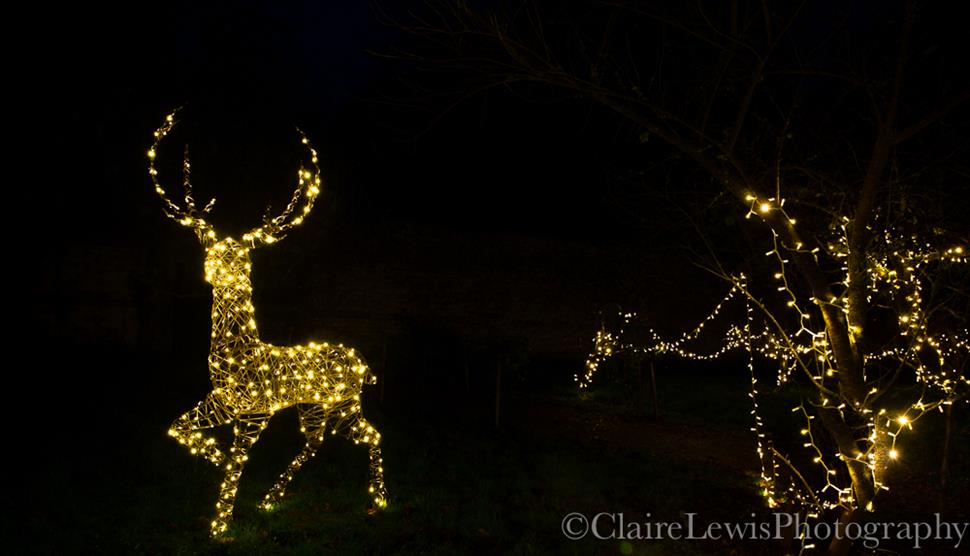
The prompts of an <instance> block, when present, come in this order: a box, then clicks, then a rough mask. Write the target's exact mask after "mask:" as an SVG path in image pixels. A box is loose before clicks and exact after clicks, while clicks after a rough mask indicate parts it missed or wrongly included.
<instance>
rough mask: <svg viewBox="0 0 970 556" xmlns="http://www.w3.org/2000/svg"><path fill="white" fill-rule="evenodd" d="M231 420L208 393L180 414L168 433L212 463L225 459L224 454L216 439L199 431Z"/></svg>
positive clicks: (223, 407) (229, 414)
mask: <svg viewBox="0 0 970 556" xmlns="http://www.w3.org/2000/svg"><path fill="white" fill-rule="evenodd" d="M230 421H232V414H231V413H230V412H229V411H228V410H227V409H226V408H225V406H223V404H222V403H221V402H220V401H219V400H218V399H217V398H216V397H215V395H214V394H211V393H210V394H209V395H208V396H206V398H205V399H204V400H202V401H201V402H199V403H198V405H196V406H195V407H194V408H193V409H191V410H189V411H187V412H185V413H184V414H182V416H181V417H179V418H178V419H176V420H175V422H174V423H172V426H171V427H169V429H168V435H169V436H171V437H173V438H175V439H176V440H178V441H179V444H182V445H184V446H185V447H186V448H188V449H189V452H191V453H192V454H193V455H202V456H203V457H204V458H205V459H206V460H207V461H209V462H211V463H212V464H213V465H216V466H219V465H222V463H223V462H224V461H225V459H226V456H225V454H224V453H223V452H222V451H221V450H219V447H218V446H217V445H216V439H215V438H213V437H211V436H210V437H206V436H204V435H203V434H202V432H201V431H203V430H206V429H211V428H215V427H218V426H220V425H225V424H227V423H229V422H230Z"/></svg>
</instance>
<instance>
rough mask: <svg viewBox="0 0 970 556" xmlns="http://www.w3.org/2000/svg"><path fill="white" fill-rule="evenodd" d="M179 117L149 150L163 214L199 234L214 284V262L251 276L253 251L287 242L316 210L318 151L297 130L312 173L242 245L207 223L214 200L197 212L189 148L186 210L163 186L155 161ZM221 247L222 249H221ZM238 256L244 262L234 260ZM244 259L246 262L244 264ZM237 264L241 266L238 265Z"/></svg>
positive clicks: (303, 174)
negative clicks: (285, 237) (307, 151)
mask: <svg viewBox="0 0 970 556" xmlns="http://www.w3.org/2000/svg"><path fill="white" fill-rule="evenodd" d="M176 113H177V111H176V112H173V113H172V114H169V115H168V116H166V118H165V122H164V123H163V124H162V126H161V127H159V128H158V129H157V130H155V141H154V142H153V143H152V146H151V148H150V149H148V173H149V175H150V176H151V179H152V183H153V184H154V185H155V192H156V193H157V194H158V196H159V197H161V199H162V202H163V203H164V207H163V210H164V212H165V216H167V217H169V218H171V219H172V220H175V221H176V222H178V223H179V224H181V225H183V226H185V227H187V228H191V229H192V230H193V231H194V232H195V235H196V237H197V238H198V239H199V242H201V243H202V245H203V247H205V248H206V252H207V256H206V261H207V269H206V270H207V272H206V274H207V278H206V279H207V280H208V281H210V282H212V281H211V280H210V278H211V276H210V272H209V266H210V264H209V259H213V262H215V261H217V260H218V261H222V262H223V263H232V264H230V265H229V266H230V267H231V268H233V269H237V270H238V269H240V268H245V269H246V271H247V272H246V275H247V276H248V264H247V263H248V261H249V255H248V253H249V249H251V248H254V247H257V246H260V245H268V244H272V243H275V242H277V241H279V240H281V239H283V237H284V236H285V234H286V233H287V232H288V231H289V230H290V228H292V227H294V226H299V225H300V224H302V223H303V219H304V218H306V216H307V215H308V214H309V213H310V211H311V210H312V209H313V203H314V201H315V200H316V198H317V195H319V193H320V184H321V180H320V167H319V166H318V164H317V151H316V150H315V149H314V148H313V147H312V146H311V145H310V142H309V140H308V139H307V138H306V135H304V134H303V132H302V131H300V130H299V129H297V132H298V133H299V134H300V138H301V140H302V142H303V144H304V145H306V148H307V149H308V150H309V151H310V160H311V164H312V171H310V170H307V169H306V168H303V167H302V166H301V167H300V170H299V176H298V181H297V185H296V188H295V189H294V191H293V195H292V196H291V197H290V202H289V203H288V204H287V205H286V208H285V209H283V211H282V212H281V213H280V214H278V215H276V216H270V207H268V206H267V207H266V212H265V214H264V216H263V223H262V224H261V225H260V226H258V227H256V228H254V229H252V230H250V231H248V232H246V233H245V234H243V236H242V240H241V241H237V240H234V239H233V238H231V237H226V238H223V239H220V238H219V237H218V234H217V233H216V231H215V229H214V228H213V227H212V224H210V223H209V222H208V221H207V220H206V217H207V216H208V214H209V212H210V211H211V210H212V207H213V206H214V205H215V202H216V200H215V199H210V200H209V202H208V203H206V205H205V207H203V208H202V209H201V210H200V209H198V208H197V206H196V204H195V198H194V197H193V196H192V184H191V182H190V181H189V171H190V164H189V148H188V145H186V146H185V154H184V158H183V162H182V189H183V192H184V194H185V198H184V206H180V205H179V204H178V203H176V202H175V201H173V200H172V199H171V198H170V197H169V196H168V193H167V192H166V189H165V188H164V187H163V186H162V184H161V183H160V182H159V179H158V170H157V168H156V167H155V160H156V158H157V157H158V152H159V147H160V145H161V142H162V139H164V138H165V136H166V135H168V133H169V132H170V131H171V130H172V128H173V127H174V126H175V114H176ZM220 245H221V246H222V247H218V246H220ZM236 256H238V257H239V258H240V260H238V261H236V260H232V259H234V258H235V257H236ZM243 258H244V259H245V260H242V259H243ZM237 262H238V263H239V264H235V263H237Z"/></svg>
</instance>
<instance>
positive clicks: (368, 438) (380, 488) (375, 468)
mask: <svg viewBox="0 0 970 556" xmlns="http://www.w3.org/2000/svg"><path fill="white" fill-rule="evenodd" d="M354 409H355V411H354V413H353V414H351V415H349V416H348V417H350V419H349V422H350V423H351V425H350V427H349V428H347V429H345V430H344V431H343V434H344V436H346V437H347V438H349V439H350V440H353V441H354V444H366V445H367V446H368V447H369V449H370V484H369V485H368V487H367V492H368V493H369V494H370V497H371V500H372V501H373V504H374V505H373V509H375V510H380V509H384V508H386V507H387V489H386V488H385V487H384V458H383V456H382V455H381V446H380V444H381V433H380V432H378V430H377V429H376V428H374V426H373V425H371V424H370V423H369V422H368V421H367V419H365V418H364V416H363V415H361V413H360V406H359V405H358V406H356V407H355V408H354Z"/></svg>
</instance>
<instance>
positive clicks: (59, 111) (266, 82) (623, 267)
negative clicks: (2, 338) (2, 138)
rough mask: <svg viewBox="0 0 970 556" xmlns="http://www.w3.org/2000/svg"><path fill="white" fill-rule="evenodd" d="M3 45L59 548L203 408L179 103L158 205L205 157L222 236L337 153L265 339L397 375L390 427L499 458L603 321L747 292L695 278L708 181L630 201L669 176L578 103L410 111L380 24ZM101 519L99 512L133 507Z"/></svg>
mask: <svg viewBox="0 0 970 556" xmlns="http://www.w3.org/2000/svg"><path fill="white" fill-rule="evenodd" d="M385 8H387V9H388V10H391V11H393V8H390V7H387V6H385ZM405 11H406V10H404V9H401V11H400V13H398V15H400V14H403V13H405ZM396 13H397V12H396ZM8 25H10V26H12V27H15V28H16V27H20V29H19V32H18V33H16V34H12V35H11V38H13V39H14V40H13V41H12V45H11V47H10V53H11V54H12V57H11V58H12V60H11V68H10V70H9V71H11V72H12V75H14V76H16V78H15V79H13V80H11V81H10V82H8V87H9V89H10V91H11V92H13V94H14V95H15V97H16V100H15V101H12V102H11V104H10V105H9V106H8V109H7V110H8V114H7V118H9V119H10V120H16V121H17V122H18V123H22V124H23V125H22V126H18V129H17V132H16V133H17V137H16V141H17V143H18V146H19V147H20V149H18V151H19V152H18V151H14V152H15V153H16V154H17V158H16V159H14V160H11V161H10V162H8V164H9V165H10V166H11V168H12V169H13V171H14V172H16V175H17V176H18V177H17V178H16V179H15V180H11V182H10V183H9V184H8V185H7V189H8V190H9V191H10V193H11V195H10V197H9V199H10V201H8V205H7V207H6V208H7V213H8V217H9V222H10V224H9V227H8V230H7V233H8V237H12V238H16V242H15V245H14V246H12V249H13V251H14V254H13V255H12V262H11V265H10V266H9V267H8V270H7V272H6V274H7V276H8V278H11V279H13V280H14V281H15V282H16V283H17V285H16V286H14V288H15V289H13V290H11V292H12V294H11V295H12V296H13V297H14V299H13V303H11V306H12V307H13V308H14V310H15V311H16V312H17V318H16V319H15V320H14V328H15V329H16V330H15V331H14V332H13V335H12V336H11V337H10V338H11V339H10V340H8V346H7V347H8V349H9V350H10V352H11V355H10V356H9V357H8V371H7V372H8V373H9V374H10V375H11V377H12V382H10V383H9V384H10V386H9V389H8V397H9V398H11V399H12V406H11V407H12V409H11V412H10V414H9V415H8V417H7V421H8V424H10V425H11V427H10V428H11V430H10V432H11V434H12V435H13V439H14V440H13V441H12V442H13V445H15V446H19V447H20V448H21V450H20V452H21V453H22V454H25V455H26V456H24V457H21V458H19V463H20V464H21V471H19V473H20V474H19V475H18V476H17V477H18V478H17V479H13V481H14V482H15V485H14V490H15V492H16V491H20V490H22V491H23V492H24V493H26V494H27V498H28V500H29V499H30V498H31V494H30V493H31V492H34V493H36V492H37V490H38V489H41V491H43V492H45V493H46V494H45V495H44V496H41V497H40V498H39V500H42V502H37V500H38V498H35V501H34V502H33V504H31V503H30V502H28V503H27V504H26V506H23V505H22V503H21V502H20V501H17V499H16V498H12V499H11V500H9V501H8V504H9V506H10V508H11V509H12V510H13V511H18V510H17V508H21V509H23V508H24V507H26V508H28V509H27V510H26V511H27V512H28V513H29V514H30V515H31V516H33V517H32V519H34V520H35V521H34V526H35V527H39V529H40V530H43V529H44V528H45V525H44V524H46V523H47V522H45V521H44V520H43V519H41V518H38V517H37V516H44V515H49V514H50V512H51V510H50V508H49V507H47V506H44V505H46V504H48V502H49V500H51V499H56V500H58V501H59V503H66V504H68V506H71V507H72V508H73V509H72V510H71V511H70V512H68V513H67V514H65V515H67V516H75V515H77V514H78V513H83V512H84V511H85V506H84V504H83V503H80V502H75V503H74V505H71V503H70V502H65V501H70V500H71V499H72V496H74V494H72V493H75V492H84V493H89V492H90V491H92V490H94V489H95V488H98V489H100V488H102V485H104V484H109V485H111V486H110V487H108V488H110V489H119V490H125V489H126V488H127V487H126V484H125V482H124V481H120V482H112V481H111V480H110V476H111V475H112V473H113V471H112V469H114V466H115V465H122V466H123V465H125V463H121V464H119V463H111V462H112V461H113V462H118V461H121V462H128V463H131V464H132V465H143V464H144V461H145V459H146V457H147V458H155V457H158V456H157V453H155V452H151V453H148V452H147V451H146V452H142V451H141V446H142V445H141V443H140V442H141V441H140V440H138V439H137V438H140V437H139V436H138V435H157V436H158V437H159V438H160V439H161V442H165V441H166V440H167V439H165V438H164V430H165V428H166V427H167V426H168V423H169V422H170V421H171V420H172V419H174V417H176V416H177V415H178V414H180V413H181V412H183V411H185V410H186V409H188V408H189V407H191V405H193V404H194V403H195V402H196V400H198V399H201V397H202V396H203V395H204V394H205V393H206V392H207V391H208V377H207V369H206V360H205V358H206V354H207V352H208V335H209V321H208V313H209V306H210V302H211V299H210V292H209V289H208V287H207V285H206V284H205V283H204V282H203V280H202V253H201V249H200V247H199V246H198V244H197V243H196V241H195V239H194V237H193V236H192V234H191V233H190V232H189V231H187V230H186V229H184V228H182V227H180V226H178V225H176V224H175V223H173V222H171V221H169V220H167V219H165V218H164V216H163V215H162V211H161V203H160V201H159V199H158V198H157V197H156V196H155V195H154V193H153V190H152V187H151V183H150V180H149V177H148V174H147V159H146V156H145V152H146V150H147V148H148V146H149V145H150V143H151V137H152V135H151V134H152V131H153V130H154V129H155V128H156V127H158V125H159V124H160V123H161V122H162V121H163V118H164V116H165V115H166V114H167V113H169V112H170V111H171V110H173V109H174V108H176V107H179V106H183V105H184V109H183V110H182V111H181V112H180V115H179V120H180V122H181V123H180V124H179V125H178V126H177V128H176V131H175V133H173V134H172V135H171V137H170V138H169V139H168V141H167V142H165V143H164V144H163V146H162V149H161V152H160V154H159V160H160V161H161V162H160V164H161V167H162V168H163V174H162V181H163V183H167V184H169V186H168V187H169V190H170V191H175V190H177V188H178V186H177V184H178V181H179V180H180V179H181V178H180V175H179V173H178V171H177V168H178V163H179V162H180V159H181V158H180V155H181V151H182V148H183V144H185V143H188V144H189V145H190V147H191V155H192V162H193V183H194V185H195V190H196V198H197V199H208V198H209V197H213V196H214V197H216V198H217V199H218V202H217V204H216V207H215V209H214V212H213V217H212V221H214V223H215V226H216V229H217V230H219V231H220V232H221V233H232V234H238V233H240V232H241V231H243V230H245V229H247V228H249V227H252V226H255V225H256V224H257V223H258V221H259V218H260V216H261V215H262V213H263V210H264V207H265V206H266V205H267V204H272V205H273V206H275V207H280V206H282V204H283V203H285V202H286V200H287V199H288V198H289V195H290V192H291V191H292V189H291V188H292V186H293V185H294V184H293V180H292V177H291V176H292V174H293V172H294V171H295V169H296V164H297V162H296V161H297V159H296V158H295V156H294V154H295V153H298V152H299V147H300V145H299V142H298V137H297V135H296V133H295V132H294V131H293V128H292V126H293V125H298V126H299V127H300V128H301V129H303V130H304V131H305V132H306V133H307V135H308V136H309V137H310V139H311V141H312V142H313V144H314V145H315V147H316V148H317V150H318V151H319V152H320V154H321V160H320V165H321V167H322V171H323V178H324V187H323V192H322V196H321V198H320V200H319V201H318V203H317V206H316V208H315V209H314V211H313V213H312V214H311V215H310V217H309V218H308V219H307V221H306V223H305V224H304V225H303V226H301V227H300V228H298V229H297V230H295V231H293V232H292V233H291V234H290V235H289V237H287V238H286V240H285V241H284V242H282V243H281V244H279V245H277V246H274V247H272V248H264V249H262V250H259V251H257V252H256V253H255V255H254V270H253V282H254V288H255V304H256V307H257V319H258V322H259V324H260V329H261V334H262V337H263V339H264V340H265V341H268V342H272V343H278V344H292V343H301V342H305V341H308V340H320V341H322V340H330V341H342V342H346V343H348V344H350V345H354V346H356V347H358V348H359V349H360V350H361V352H362V353H363V354H364V355H365V357H366V358H367V359H368V361H369V363H370V364H371V366H372V367H374V369H375V371H376V372H377V374H378V375H379V376H380V377H381V379H382V386H381V387H380V388H379V389H372V391H370V392H368V394H367V398H366V399H365V407H367V406H369V407H373V408H374V409H373V412H374V413H375V414H376V415H377V417H376V419H375V420H376V421H377V422H381V423H383V422H386V421H398V422H402V423H430V425H429V426H431V427H432V428H434V427H438V426H446V427H447V426H463V427H464V426H467V427H468V428H469V430H473V431H479V432H482V431H487V433H488V434H493V428H494V427H493V423H492V420H493V414H492V411H493V404H494V396H495V372H496V368H497V367H498V366H501V367H502V368H503V369H504V372H505V373H507V374H506V375H505V382H504V386H503V387H502V388H504V389H505V390H503V391H504V392H506V395H507V396H508V397H509V399H510V400H511V401H510V402H509V403H511V404H513V405H515V404H519V406H522V405H526V406H527V405H528V403H527V402H526V401H523V400H527V399H528V396H530V395H534V394H535V393H536V392H545V391H549V390H550V389H555V388H557V387H568V386H569V385H570V384H571V383H572V380H573V375H574V374H575V373H577V372H579V371H580V370H581V369H582V364H583V360H584V358H585V356H586V354H587V353H588V350H589V348H590V338H591V337H592V335H593V333H594V332H595V330H596V329H597V327H598V326H599V324H600V319H599V316H598V315H599V314H600V312H601V311H605V312H607V313H613V312H615V310H616V309H617V308H618V307H621V306H622V307H624V308H626V307H629V308H632V309H636V310H638V311H640V312H641V313H643V314H645V315H649V317H648V318H649V320H650V322H651V323H652V324H653V325H654V326H656V327H657V328H659V329H660V330H661V331H669V332H678V331H681V330H682V329H683V327H685V326H688V325H690V324H693V323H694V322H696V321H697V320H698V319H699V318H701V317H703V316H704V315H705V314H706V311H707V310H709V308H710V307H712V306H713V304H714V303H716V302H717V301H718V300H719V299H720V298H721V296H722V295H723V293H724V291H726V289H727V287H726V286H725V284H724V283H722V282H721V281H719V280H718V279H717V278H715V277H712V276H711V275H709V274H707V273H705V272H703V271H699V270H698V269H697V268H696V267H695V266H694V262H696V261H698V260H699V259H701V258H702V257H700V256H699V255H698V253H699V252H700V251H702V250H703V244H702V242H700V241H699V238H698V236H697V233H696V231H695V230H694V229H693V227H692V224H691V222H690V221H689V220H687V219H686V217H685V214H686V212H685V207H684V204H685V203H686V204H687V205H690V202H691V201H690V199H691V198H692V197H691V195H690V194H688V195H686V196H685V195H682V193H683V192H684V191H683V190H684V188H687V187H688V186H685V185H683V184H682V182H684V181H686V180H690V179H693V178H696V176H695V175H693V174H691V173H689V172H686V173H679V172H680V171H678V170H672V171H670V172H667V173H666V174H665V175H663V177H657V176H653V177H651V178H650V179H654V180H656V181H655V182H654V183H653V188H652V189H651V190H650V191H640V190H637V191H634V192H633V193H631V189H630V184H629V182H627V181H624V179H623V176H625V175H628V173H629V172H630V169H631V168H637V167H640V166H642V165H643V164H644V160H646V163H647V165H650V164H656V165H662V164H664V162H665V161H664V158H663V156H666V155H660V154H657V153H656V152H654V151H644V150H643V149H642V147H641V146H640V145H638V144H637V143H638V141H637V140H636V134H637V132H636V131H635V130H631V129H628V128H625V127H624V126H623V125H621V124H619V123H618V122H617V121H616V120H615V119H614V118H612V117H610V116H609V115H607V114H605V113H603V112H602V111H601V110H600V109H598V108H596V107H595V106H592V105H589V104H588V103H585V102H584V101H582V100H579V99H576V98H569V97H563V98H559V97H526V98H522V97H521V96H520V95H519V94H517V93H514V92H509V91H502V90H491V91H489V92H487V93H484V94H481V95H477V96H474V97H472V98H471V99H469V100H467V101H465V102H462V103H459V104H457V105H454V106H453V105H452V104H451V102H450V101H447V102H446V101H443V100H440V99H438V98H436V97H435V96H434V95H433V93H431V92H429V91H428V90H427V89H424V88H421V87H415V86H414V85H413V82H414V81H419V82H422V83H428V81H426V80H425V81H422V79H423V76H422V75H421V74H420V72H419V71H418V70H417V69H416V68H415V67H414V66H413V65H411V64H408V63H407V62H403V61H401V60H396V59H393V58H388V57H385V56H383V55H382V54H386V53H389V52H392V51H394V48H395V47H397V46H400V45H401V44H402V41H405V39H404V38H403V37H402V36H401V34H400V32H399V31H398V30H397V29H395V28H393V27H388V26H386V25H382V24H381V23H380V22H379V21H378V18H377V16H376V14H375V11H374V6H372V5H369V4H368V3H367V2H356V1H345V2H303V3H299V2H298V3H287V4H286V6H285V7H283V6H282V4H279V3H274V2H207V3H205V4H204V5H202V3H198V2H164V3H158V4H151V5H148V4H141V3H129V4H125V5H93V4H84V3H76V4H71V5H63V6H62V5H44V6H40V7H39V8H38V9H37V11H34V12H33V13H22V14H17V13H11V16H10V19H9V21H8ZM405 44H406V42H405ZM433 79H442V78H441V77H435V78H432V81H433ZM444 85H446V86H450V85H453V84H450V83H445V84H444ZM645 153H646V155H645ZM706 183H707V182H704V183H700V184H692V185H690V186H689V187H690V188H691V189H690V191H694V192H696V193H697V194H698V195H700V196H704V195H708V194H710V193H711V191H712V190H711V189H710V186H709V185H705V184H706ZM671 189H673V190H677V191H678V195H668V194H667V193H665V191H669V190H671ZM690 191H689V192H688V193H690ZM631 196H632V197H631ZM631 198H633V199H634V200H635V203H632V204H631ZM685 199H686V200H685ZM699 202H702V201H699ZM962 202H965V201H962ZM690 208H691V207H690V206H687V212H689V210H690ZM736 216H737V215H735V217H736ZM737 223H738V222H737V220H732V219H731V218H725V219H722V220H715V221H711V222H703V223H701V225H702V228H703V230H702V231H704V232H706V233H707V234H709V237H713V238H715V239H716V242H717V243H718V244H719V245H720V246H721V247H723V250H722V254H723V256H724V257H725V259H724V260H725V261H727V262H728V263H730V264H735V265H737V266H743V264H744V256H745V255H746V254H747V253H749V251H748V250H749V249H750V248H751V245H752V243H751V240H750V238H748V237H747V236H746V235H745V234H746V232H734V231H731V232H728V231H727V230H737V229H738V226H737ZM735 235H736V236H737V237H736V238H735V237H734V236H735ZM754 245H755V246H756V247H757V248H758V249H760V244H757V243H754ZM739 368H740V367H739ZM694 370H695V371H696V372H698V373H701V374H699V375H697V376H702V377H703V376H706V375H705V373H711V372H716V369H714V371H712V369H710V368H696V369H694ZM742 370H743V369H742ZM737 377H739V378H740V380H739V381H737V384H738V385H740V387H741V389H742V390H741V391H740V392H741V394H740V396H741V397H740V398H739V399H741V403H742V404H744V403H746V400H744V399H743V388H744V386H745V383H744V380H746V377H745V376H744V373H743V372H741V373H740V374H737ZM514 414H515V413H514V412H513V415H514ZM455 423H459V424H460V425H455ZM563 426H568V424H567V425H563ZM152 438H154V437H152ZM749 448H750V447H749V446H744V447H742V448H741V450H739V451H742V450H743V451H744V453H748V452H749V451H750V449H749ZM146 453H148V455H147V456H146ZM399 453H400V451H399ZM109 457H110V458H111V460H110V461H109V459H108V458H109ZM167 457H171V458H181V459H187V456H185V454H183V453H181V452H178V451H177V450H176V449H175V448H174V447H173V448H172V450H171V453H168V456H167ZM156 463H157V462H156ZM44 484H54V485H57V486H56V487H52V488H56V489H57V491H56V492H54V493H53V494H51V492H52V491H45V490H44V488H45V487H43V485H44ZM104 496H105V500H102V501H100V502H99V504H100V506H98V507H102V506H104V505H105V504H113V503H114V502H113V500H114V498H113V497H112V495H110V494H104ZM207 504H208V501H206V502H204V504H203V505H202V506H199V507H198V508H195V510H196V511H197V513H204V512H203V510H205V511H208V508H209V506H208V505H207ZM72 512H73V513H72ZM54 513H55V514H56V512H54ZM38 519H40V521H39V522H38V521H37V520H38ZM65 521H68V522H69V521H70V517H68V518H64V519H63V520H60V521H59V520H58V519H54V518H51V523H53V524H56V525H57V526H58V527H61V526H63V525H64V522H65ZM37 523H41V524H42V525H40V526H38V525H37ZM203 525H204V524H203ZM53 527H54V525H51V529H52V530H53ZM553 528H554V527H553ZM203 529H204V528H203ZM72 538H73V539H75V540H76V541H77V543H78V545H79V546H85V545H87V546H92V545H91V544H90V543H92V542H93V541H92V540H91V538H90V537H87V536H85V534H83V533H77V532H75V535H74V537H72ZM93 546H97V545H96V544H95V545H93ZM492 548H494V547H492Z"/></svg>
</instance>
